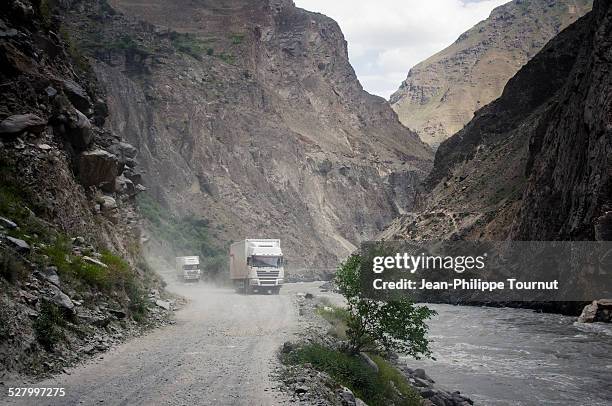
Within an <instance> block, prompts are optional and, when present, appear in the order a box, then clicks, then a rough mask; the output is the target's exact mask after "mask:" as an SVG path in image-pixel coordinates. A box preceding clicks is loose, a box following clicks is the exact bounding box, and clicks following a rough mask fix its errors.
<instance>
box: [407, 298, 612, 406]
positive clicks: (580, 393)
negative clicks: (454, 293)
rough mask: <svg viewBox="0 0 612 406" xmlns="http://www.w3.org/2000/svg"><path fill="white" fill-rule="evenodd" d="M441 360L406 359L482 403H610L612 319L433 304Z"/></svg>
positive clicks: (437, 353) (433, 332) (433, 325)
mask: <svg viewBox="0 0 612 406" xmlns="http://www.w3.org/2000/svg"><path fill="white" fill-rule="evenodd" d="M429 307H431V308H432V309H434V310H436V311H437V312H438V315H437V316H436V317H435V318H434V319H433V320H432V321H431V323H430V338H431V339H432V340H433V343H432V350H433V353H434V356H435V357H436V359H437V360H436V361H433V360H419V361H415V360H412V359H408V360H406V361H407V363H408V364H409V366H410V367H413V368H424V369H425V371H426V372H427V374H428V375H429V376H431V377H432V378H433V379H434V380H435V381H436V383H437V384H439V385H441V387H442V388H447V389H450V390H460V391H461V392H462V393H464V394H466V395H467V396H469V397H470V398H472V399H473V400H474V402H475V404H478V405H493V406H501V405H504V406H505V405H513V406H519V405H563V406H572V405H576V406H578V405H580V406H587V405H588V406H599V405H612V325H609V324H600V323H597V324H580V323H576V322H575V320H576V318H575V317H566V316H560V315H555V314H540V313H535V312H533V311H530V310H523V309H508V308H487V307H468V306H450V305H429Z"/></svg>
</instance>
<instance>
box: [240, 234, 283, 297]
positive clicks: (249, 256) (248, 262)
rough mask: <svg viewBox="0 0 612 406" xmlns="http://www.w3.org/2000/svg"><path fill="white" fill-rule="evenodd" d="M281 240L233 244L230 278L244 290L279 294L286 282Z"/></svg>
mask: <svg viewBox="0 0 612 406" xmlns="http://www.w3.org/2000/svg"><path fill="white" fill-rule="evenodd" d="M283 265H284V257H283V252H282V250H281V247H280V240H274V239H246V240H243V241H240V242H237V243H234V244H232V245H231V247H230V278H231V279H232V281H233V282H234V285H235V287H236V289H237V290H240V291H243V292H244V293H247V294H248V293H251V292H253V291H257V292H268V293H273V294H278V293H279V291H280V288H281V286H282V285H283V283H284V279H285V271H284V268H283Z"/></svg>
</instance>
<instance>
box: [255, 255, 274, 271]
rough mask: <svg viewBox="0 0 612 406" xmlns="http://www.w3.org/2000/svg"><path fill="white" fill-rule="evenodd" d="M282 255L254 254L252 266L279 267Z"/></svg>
mask: <svg viewBox="0 0 612 406" xmlns="http://www.w3.org/2000/svg"><path fill="white" fill-rule="evenodd" d="M281 259H282V257H261V256H256V255H254V256H252V257H251V266H254V267H258V268H278V267H279V266H280V265H281Z"/></svg>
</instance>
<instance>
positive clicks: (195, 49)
mask: <svg viewBox="0 0 612 406" xmlns="http://www.w3.org/2000/svg"><path fill="white" fill-rule="evenodd" d="M170 42H171V43H172V46H173V47H174V48H175V49H176V50H177V51H179V52H182V53H184V54H187V55H189V56H191V57H193V58H195V59H198V60H200V59H202V54H203V53H204V52H207V53H208V50H207V48H206V43H205V41H203V40H201V39H199V38H198V37H196V36H195V35H193V34H190V33H179V32H172V33H171V34H170ZM209 49H210V48H209Z"/></svg>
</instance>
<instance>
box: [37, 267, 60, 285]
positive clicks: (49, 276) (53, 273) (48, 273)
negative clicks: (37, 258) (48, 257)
mask: <svg viewBox="0 0 612 406" xmlns="http://www.w3.org/2000/svg"><path fill="white" fill-rule="evenodd" d="M39 273H40V275H41V276H42V277H43V278H44V279H46V280H47V281H49V282H50V283H52V284H54V285H55V286H57V287H59V286H60V278H59V275H58V274H57V267H55V266H48V267H46V268H44V269H42V270H40V271H39Z"/></svg>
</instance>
